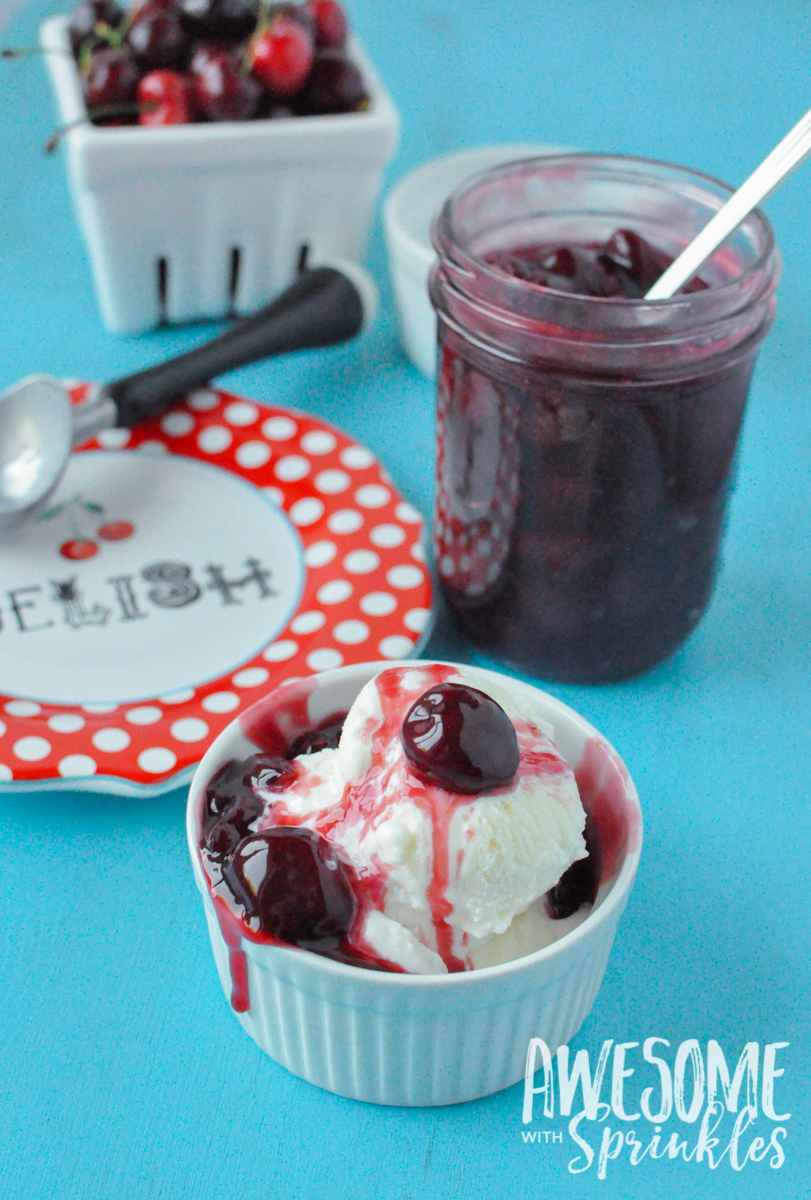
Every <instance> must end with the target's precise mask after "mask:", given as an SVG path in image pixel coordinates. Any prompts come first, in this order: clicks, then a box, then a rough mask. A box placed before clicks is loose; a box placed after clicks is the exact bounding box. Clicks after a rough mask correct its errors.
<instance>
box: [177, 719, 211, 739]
mask: <svg viewBox="0 0 811 1200" xmlns="http://www.w3.org/2000/svg"><path fill="white" fill-rule="evenodd" d="M169 732H170V733H171V735H172V737H173V738H174V739H175V741H177V742H201V741H202V740H203V738H204V737H206V736H207V734H208V725H207V724H206V723H205V721H201V720H200V718H199V717H181V719H180V720H179V721H175V722H174V723H173V724H172V726H171V728H170V729H169Z"/></svg>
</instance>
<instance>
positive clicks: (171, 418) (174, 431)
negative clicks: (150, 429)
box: [161, 412, 194, 437]
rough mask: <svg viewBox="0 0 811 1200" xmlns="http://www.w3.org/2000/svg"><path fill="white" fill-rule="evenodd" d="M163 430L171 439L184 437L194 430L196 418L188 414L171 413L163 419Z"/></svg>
mask: <svg viewBox="0 0 811 1200" xmlns="http://www.w3.org/2000/svg"><path fill="white" fill-rule="evenodd" d="M161 429H162V430H163V432H164V433H168V435H169V437H183V435H184V434H186V433H191V431H192V429H194V417H193V416H192V415H191V413H187V412H170V413H167V414H166V416H165V417H161Z"/></svg>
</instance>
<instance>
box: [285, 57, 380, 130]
mask: <svg viewBox="0 0 811 1200" xmlns="http://www.w3.org/2000/svg"><path fill="white" fill-rule="evenodd" d="M368 104H369V96H368V94H367V92H366V87H365V86H364V83H363V77H362V75H361V73H360V71H359V70H358V68H357V67H356V66H355V64H354V63H353V62H352V60H351V59H349V58H347V57H346V55H345V54H343V53H342V52H341V51H340V50H317V51H316V53H315V56H314V58H313V65H312V70H311V71H310V76H309V79H308V80H307V82H306V83H305V85H304V87H303V88H302V90H301V91H300V92H299V94H298V95H297V96H296V98H295V101H294V105H295V110H296V112H297V113H298V114H299V115H300V116H305V117H312V116H317V115H319V114H322V115H328V114H330V113H348V112H359V111H361V110H362V109H364V108H366V107H368Z"/></svg>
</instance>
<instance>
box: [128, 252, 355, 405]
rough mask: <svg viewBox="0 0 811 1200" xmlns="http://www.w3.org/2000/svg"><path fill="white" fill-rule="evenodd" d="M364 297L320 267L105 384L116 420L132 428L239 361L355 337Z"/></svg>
mask: <svg viewBox="0 0 811 1200" xmlns="http://www.w3.org/2000/svg"><path fill="white" fill-rule="evenodd" d="M363 320H364V307H363V299H362V297H361V294H360V292H359V291H358V289H357V288H356V287H355V285H354V283H352V282H350V280H349V279H347V277H346V276H345V275H343V274H342V273H341V272H340V271H338V270H336V269H335V268H334V267H315V268H313V269H312V270H310V271H305V272H303V274H302V275H300V276H299V278H298V279H297V280H296V282H295V283H294V284H292V285H291V286H290V287H289V288H288V289H287V291H285V292H282V294H281V296H277V298H276V299H275V300H273V301H271V303H270V304H268V305H267V306H266V307H265V308H263V309H260V311H259V312H257V313H254V315H253V316H252V317H247V318H246V319H245V320H244V321H240V322H239V323H238V324H236V325H233V326H232V327H231V328H230V329H227V330H226V332H225V333H222V334H220V336H219V337H216V338H213V339H212V340H211V341H210V342H206V343H205V344H204V345H202V346H197V347H196V348H195V349H194V350H189V351H187V352H186V353H185V354H180V355H179V356H178V357H177V358H172V359H170V360H169V361H168V362H165V363H160V364H159V365H158V366H156V367H149V368H148V369H147V370H146V371H139V372H138V374H137V375H127V376H125V377H124V378H123V379H116V380H114V381H113V383H108V384H107V386H106V387H105V388H104V393H105V395H107V396H109V397H110V398H111V399H112V400H113V402H114V403H115V406H116V409H117V412H118V416H117V420H116V424H117V425H119V426H125V427H126V428H131V427H132V426H133V425H137V424H139V422H141V421H146V420H148V419H149V418H150V417H158V416H160V415H161V413H164V412H166V410H167V409H169V408H171V407H172V405H173V404H174V403H175V402H176V400H177V398H178V396H180V395H182V394H183V393H184V392H188V391H191V390H192V389H193V388H196V387H201V386H203V385H204V384H206V383H208V382H209V380H211V379H215V378H216V377H217V375H222V374H224V372H225V371H233V370H234V369H235V368H236V367H245V366H247V365H248V364H249V363H254V362H259V361H260V360H261V359H264V358H272V357H273V356H274V355H277V354H287V353H288V352H290V351H291V350H311V349H315V348H316V347H318V346H333V345H336V344H337V343H338V342H346V341H349V339H350V338H353V337H355V335H356V334H358V333H360V331H361V329H362V327H363Z"/></svg>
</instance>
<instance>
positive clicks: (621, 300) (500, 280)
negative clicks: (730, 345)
mask: <svg viewBox="0 0 811 1200" xmlns="http://www.w3.org/2000/svg"><path fill="white" fill-rule="evenodd" d="M529 165H537V166H538V167H541V168H547V169H555V168H556V167H566V166H571V167H575V166H583V167H586V168H587V167H588V166H590V165H593V166H594V167H598V166H599V167H600V168H602V170H603V171H604V172H606V173H608V174H611V173H613V174H616V175H617V176H620V175H623V174H624V175H625V176H626V178H629V179H630V180H632V179H633V178H634V177H637V178H639V179H640V181H647V182H649V183H654V184H655V183H656V182H659V181H658V180H657V178H656V174H655V171H650V170H649V171H647V172H646V171H645V170H644V168H655V169H656V171H659V172H662V171H664V172H665V173H672V174H673V176H674V178H675V177H676V176H679V177H681V179H682V180H683V182H685V183H688V184H689V183H692V184H694V185H702V184H703V185H705V186H704V187H703V188H701V195H702V197H703V198H704V199H705V201H706V200H708V199H710V197H711V196H712V194H713V191H712V189H715V195H716V196H717V197H718V198H719V199H720V198H722V200H721V203H725V202H726V200H727V199H728V198H729V197H730V196H731V195H732V194H733V192H734V191H735V189H734V188H732V187H731V186H730V185H729V184H727V183H724V182H723V181H722V180H719V179H716V178H715V177H714V176H712V175H708V174H705V173H704V172H701V171H696V170H693V169H692V168H690V167H682V166H679V165H678V164H676V163H670V162H664V161H662V160H660V159H653V158H638V157H636V156H633V155H621V154H582V153H574V154H555V155H543V156H540V157H537V156H536V157H533V158H525V159H514V160H512V161H511V162H508V163H503V164H500V165H499V166H496V167H492V168H490V169H489V170H486V171H482V172H481V173H479V174H478V175H475V176H473V177H472V178H470V179H468V180H466V181H465V182H464V183H463V184H461V185H460V186H459V187H458V188H456V189H455V191H453V192H452V193H451V195H450V196H449V197H448V199H447V200H446V201H445V204H444V205H443V207H442V209H441V210H440V212H439V213H438V215H437V217H436V218H435V219H434V224H433V229H432V240H433V244H434V248H435V250H436V251H437V253H438V255H439V256H440V260H442V259H446V258H447V256H448V253H449V251H451V252H452V257H453V262H454V268H455V275H457V276H458V275H464V274H469V275H470V277H471V278H475V277H476V276H477V275H481V274H484V276H485V277H487V278H488V279H489V281H490V282H491V283H493V284H494V285H500V286H502V287H503V286H504V284H505V281H507V283H508V286H509V287H510V289H511V290H512V289H515V295H516V296H522V295H523V296H525V297H531V296H538V297H539V298H541V297H547V296H548V297H549V299H550V301H552V302H554V301H556V300H560V301H561V302H565V303H566V304H567V306H571V305H577V306H578V307H580V306H581V305H582V308H583V311H584V312H586V311H591V312H592V313H597V312H600V311H602V312H603V313H605V314H607V313H609V312H613V313H616V314H618V315H619V314H620V313H622V312H625V313H628V314H631V313H633V314H635V315H637V316H638V315H642V314H643V313H644V312H646V311H649V312H650V313H651V314H654V313H655V314H658V315H659V317H660V318H661V317H663V316H664V315H665V314H671V315H673V316H675V315H676V314H678V313H680V312H685V313H688V312H689V313H690V314H694V313H695V314H697V313H698V312H700V311H701V310H702V309H704V308H709V307H711V306H712V307H713V308H715V307H716V306H717V305H718V304H719V303H720V305H721V307H722V308H723V307H724V303H723V302H724V300H725V299H727V298H729V297H730V296H731V295H732V293H733V291H737V292H738V293H740V292H741V291H744V293H745V295H746V303H747V305H748V304H749V303H751V302H752V300H753V299H755V298H756V297H755V296H752V295H751V294H750V292H749V289H748V287H747V284H751V283H754V282H755V281H756V280H757V277H758V275H759V274H761V273H764V272H765V274H766V278H765V279H764V281H763V288H764V289H767V288H769V287H773V286H774V282H776V280H774V279H773V278H772V277H773V276H774V275H775V274H776V272H777V270H779V258H777V247H776V243H775V238H774V231H773V230H772V226H771V223H770V222H769V220H768V218H767V217H766V216H765V214H764V213H763V212H761V210H760V209H759V208H756V209H754V210H753V211H752V212H751V213H749V215H748V216H747V217H746V218H745V220H744V221H742V222H741V223H740V225H739V226H738V227H737V229H736V230H735V231H734V232H737V231H738V229H741V228H745V227H747V226H749V228H750V230H752V231H753V232H754V233H755V234H756V235H757V237H758V238H759V240H760V243H761V245H760V250H759V252H758V254H757V256H756V258H755V259H754V261H753V262H752V263H751V264H750V265H749V266H747V268H746V269H745V270H744V271H742V272H741V273H740V274H737V275H732V276H730V278H728V279H726V280H724V281H722V282H718V283H713V284H712V285H711V286H710V287H708V288H706V289H704V290H702V291H697V292H691V293H684V292H681V291H680V292H677V293H676V295H675V296H672V297H670V298H668V299H665V300H647V299H645V297H642V298H640V299H630V298H627V297H624V296H622V297H619V296H589V295H581V294H577V293H575V294H573V293H571V292H564V291H560V290H558V289H557V288H552V287H548V286H546V285H543V284H538V283H533V282H531V281H528V280H524V279H519V278H516V277H514V276H512V275H508V274H507V273H506V272H505V271H503V270H501V269H500V268H498V267H496V266H494V265H493V264H491V263H488V262H487V260H486V259H484V258H483V257H481V256H479V255H477V254H475V253H474V252H473V251H471V250H469V249H468V248H467V246H466V245H465V244H464V239H463V238H460V237H459V236H458V235H457V231H456V228H455V225H454V214H455V210H456V208H457V206H458V205H459V203H460V202H461V201H462V200H463V199H464V198H465V197H466V196H467V195H469V194H470V193H471V192H473V191H474V190H475V189H478V188H480V187H481V186H482V185H483V184H486V183H488V182H489V181H491V180H495V179H498V178H500V177H505V176H509V175H512V174H514V173H517V171H518V169H519V168H526V167H527V166H529ZM635 168H636V169H635ZM639 168H642V169H639ZM706 185H709V188H708V187H707V186H706ZM719 193H720V197H719V195H718V194H719ZM717 207H718V208H720V207H721V204H719V205H718V206H717ZM734 232H733V234H731V235H730V237H732V236H734ZM725 244H726V243H725ZM451 248H452V249H451ZM772 258H777V262H776V263H774V265H773V269H772V270H771V271H769V270H768V267H769V260H770V259H772ZM757 291H758V289H755V292H756V294H757Z"/></svg>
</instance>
